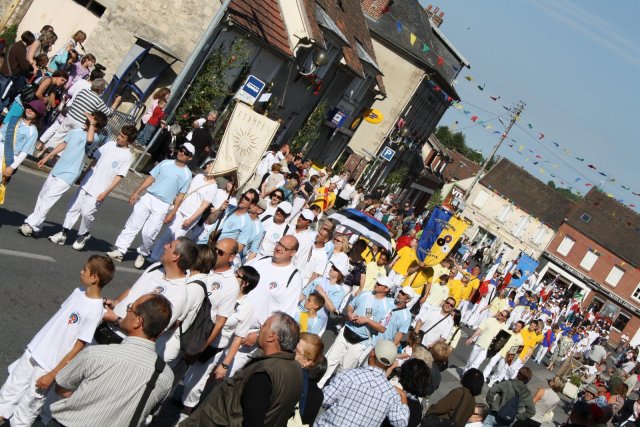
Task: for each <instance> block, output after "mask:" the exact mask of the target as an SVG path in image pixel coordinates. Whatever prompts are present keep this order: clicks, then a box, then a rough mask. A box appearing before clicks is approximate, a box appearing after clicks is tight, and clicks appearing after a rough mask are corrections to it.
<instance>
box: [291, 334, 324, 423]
mask: <svg viewBox="0 0 640 427" xmlns="http://www.w3.org/2000/svg"><path fill="white" fill-rule="evenodd" d="M323 353H324V343H323V342H322V339H321V338H320V337H319V336H318V335H315V334H311V333H308V332H302V333H300V341H298V345H297V346H296V356H295V360H296V361H297V362H298V363H299V364H300V366H301V367H302V379H303V382H304V385H303V390H306V393H303V394H302V396H300V401H299V402H298V405H297V407H296V412H295V415H294V417H292V418H291V419H290V420H289V423H288V424H287V425H288V426H290V427H293V426H302V425H313V422H314V421H315V419H316V416H317V415H318V412H319V411H320V407H321V406H322V400H323V399H324V395H323V393H322V390H321V389H320V387H318V381H319V380H320V378H322V376H323V375H324V373H325V371H326V370H327V359H325V357H324V354H323Z"/></svg>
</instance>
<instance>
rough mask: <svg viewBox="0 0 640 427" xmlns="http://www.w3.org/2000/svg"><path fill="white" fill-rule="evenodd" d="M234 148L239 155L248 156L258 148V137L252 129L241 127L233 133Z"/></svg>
mask: <svg viewBox="0 0 640 427" xmlns="http://www.w3.org/2000/svg"><path fill="white" fill-rule="evenodd" d="M233 148H234V149H235V150H237V153H238V155H239V156H248V155H250V154H251V152H252V151H254V150H255V149H256V137H255V136H254V135H252V134H251V131H250V130H244V129H240V130H238V132H236V134H235V135H233Z"/></svg>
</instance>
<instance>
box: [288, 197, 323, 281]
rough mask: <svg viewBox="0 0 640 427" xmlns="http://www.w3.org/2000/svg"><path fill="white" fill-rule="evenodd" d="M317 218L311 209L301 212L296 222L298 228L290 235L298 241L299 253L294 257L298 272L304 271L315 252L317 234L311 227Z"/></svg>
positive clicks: (290, 231) (290, 232) (291, 230)
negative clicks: (314, 245) (314, 243)
mask: <svg viewBox="0 0 640 427" xmlns="http://www.w3.org/2000/svg"><path fill="white" fill-rule="evenodd" d="M315 217H316V216H315V215H314V214H313V212H311V209H303V210H302V212H300V216H299V217H298V221H296V227H295V228H292V229H290V230H289V233H288V234H290V235H291V236H294V237H295V238H296V239H297V240H298V251H297V252H296V254H295V255H294V257H293V263H294V264H295V266H296V268H297V269H298V270H302V268H303V267H304V266H305V264H306V263H307V261H308V260H309V256H310V254H311V251H312V250H313V242H314V241H315V240H316V233H315V231H313V230H311V229H310V228H309V226H310V225H311V222H312V221H313V220H314V219H315Z"/></svg>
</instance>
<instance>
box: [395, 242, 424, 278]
mask: <svg viewBox="0 0 640 427" xmlns="http://www.w3.org/2000/svg"><path fill="white" fill-rule="evenodd" d="M397 256H398V260H397V261H396V263H395V264H393V271H395V272H396V273H398V274H399V275H401V276H406V275H407V271H408V270H409V267H410V266H411V264H413V262H415V261H418V255H417V254H416V251H415V249H413V248H411V247H409V246H405V247H403V248H401V249H400V250H399V251H398V254H397Z"/></svg>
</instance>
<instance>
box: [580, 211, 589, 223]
mask: <svg viewBox="0 0 640 427" xmlns="http://www.w3.org/2000/svg"><path fill="white" fill-rule="evenodd" d="M580 221H582V222H584V223H588V222H589V221H591V215H589V214H588V213H583V214H582V215H580Z"/></svg>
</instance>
